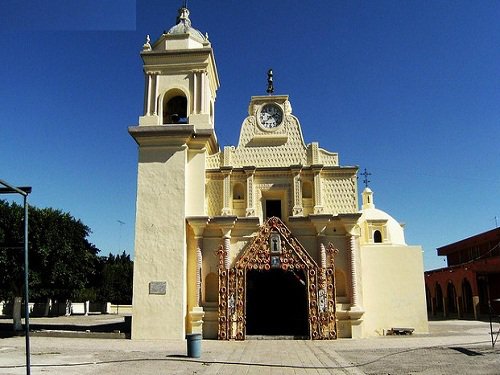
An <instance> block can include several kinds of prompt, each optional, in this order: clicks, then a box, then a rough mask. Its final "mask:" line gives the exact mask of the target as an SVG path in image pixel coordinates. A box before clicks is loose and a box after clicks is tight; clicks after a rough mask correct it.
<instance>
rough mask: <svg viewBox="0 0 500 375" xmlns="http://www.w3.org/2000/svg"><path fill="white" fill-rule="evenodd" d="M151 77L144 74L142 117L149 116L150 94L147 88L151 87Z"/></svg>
mask: <svg viewBox="0 0 500 375" xmlns="http://www.w3.org/2000/svg"><path fill="white" fill-rule="evenodd" d="M150 82H151V75H150V74H149V73H146V74H145V75H144V116H149V115H150V114H151V108H150V103H151V100H150V96H151V92H150V91H149V88H150V87H151V83H150Z"/></svg>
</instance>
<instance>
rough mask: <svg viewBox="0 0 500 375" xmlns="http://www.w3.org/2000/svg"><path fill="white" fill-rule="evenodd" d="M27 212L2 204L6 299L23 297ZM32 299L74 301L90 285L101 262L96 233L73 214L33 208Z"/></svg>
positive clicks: (0, 264) (0, 282) (0, 293)
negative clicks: (91, 239)
mask: <svg viewBox="0 0 500 375" xmlns="http://www.w3.org/2000/svg"><path fill="white" fill-rule="evenodd" d="M23 221H24V209H23V207H22V206H20V205H18V204H16V203H11V204H9V203H8V202H6V201H3V200H0V269H1V270H2V272H1V273H0V275H1V276H0V298H1V299H11V298H12V297H14V296H19V295H22V293H21V291H22V289H23V281H24V278H23V272H24V271H23V267H24V262H23V259H24V254H23V249H22V248H16V246H19V244H21V243H23V241H24V239H23V236H24V223H23ZM28 224H29V237H28V240H29V246H28V249H29V271H30V272H29V283H30V285H29V287H30V300H32V301H37V300H38V301H40V300H45V299H46V298H55V299H58V300H63V299H66V298H69V299H72V298H74V297H75V296H77V295H78V294H81V293H82V290H83V289H85V288H86V287H88V286H89V285H90V281H91V280H92V278H93V276H94V275H95V272H96V266H97V263H98V257H97V253H98V252H99V249H97V248H96V247H95V246H94V245H93V244H91V243H90V242H89V241H88V240H87V237H88V235H89V234H90V229H89V228H88V227H87V226H86V225H84V224H83V223H82V222H81V221H80V220H77V219H75V218H74V217H72V216H71V215H70V214H69V213H64V212H62V211H59V210H55V209H52V208H43V209H39V208H36V207H33V206H30V207H29V218H28Z"/></svg>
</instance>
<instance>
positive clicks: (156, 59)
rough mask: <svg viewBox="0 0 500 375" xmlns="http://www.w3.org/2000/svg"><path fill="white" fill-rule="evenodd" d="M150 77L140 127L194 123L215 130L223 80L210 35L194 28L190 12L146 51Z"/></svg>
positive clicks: (181, 15)
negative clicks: (216, 111) (217, 93)
mask: <svg viewBox="0 0 500 375" xmlns="http://www.w3.org/2000/svg"><path fill="white" fill-rule="evenodd" d="M141 57H142V59H143V61H144V74H145V78H146V82H145V86H146V88H145V92H144V94H145V95H144V115H143V116H141V117H140V119H139V125H163V124H165V125H167V124H193V125H195V128H196V129H213V126H214V103H215V97H216V92H217V89H218V88H219V77H218V75H217V69H216V66H215V59H214V55H213V50H212V48H211V44H210V42H209V40H208V35H207V34H205V35H203V34H202V33H201V32H200V31H198V30H196V29H195V28H193V27H192V26H191V20H190V19H189V10H188V9H187V8H185V7H182V8H180V9H179V14H178V16H177V23H176V25H175V26H173V27H171V28H170V30H168V31H167V32H166V33H164V34H163V35H162V36H161V37H160V38H159V39H158V40H157V41H156V42H155V43H154V44H153V45H151V43H150V39H149V35H148V36H147V37H146V43H144V46H143V48H142V52H141Z"/></svg>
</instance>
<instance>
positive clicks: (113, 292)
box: [97, 252, 133, 305]
mask: <svg viewBox="0 0 500 375" xmlns="http://www.w3.org/2000/svg"><path fill="white" fill-rule="evenodd" d="M99 274H100V275H101V277H100V278H99V280H100V285H99V286H98V293H97V299H98V300H99V301H103V302H112V303H114V304H118V305H130V304H131V303H132V278H133V262H132V261H131V260H130V255H128V254H126V253H125V252H123V253H122V254H121V255H116V256H115V255H113V254H109V255H108V257H101V258H100V267H99Z"/></svg>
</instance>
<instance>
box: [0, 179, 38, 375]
mask: <svg viewBox="0 0 500 375" xmlns="http://www.w3.org/2000/svg"><path fill="white" fill-rule="evenodd" d="M0 185H2V186H5V187H0V194H11V193H17V194H21V195H22V196H23V198H24V323H25V324H24V329H25V336H26V374H28V375H30V374H31V364H30V314H29V291H28V272H29V268H28V194H29V193H31V186H22V187H15V186H12V185H10V184H9V183H7V182H6V181H4V180H2V179H0Z"/></svg>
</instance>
